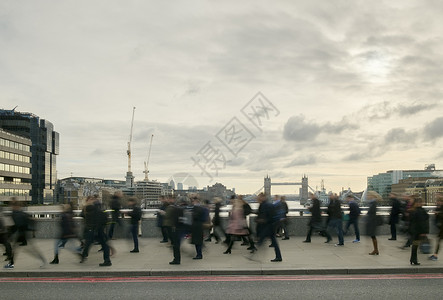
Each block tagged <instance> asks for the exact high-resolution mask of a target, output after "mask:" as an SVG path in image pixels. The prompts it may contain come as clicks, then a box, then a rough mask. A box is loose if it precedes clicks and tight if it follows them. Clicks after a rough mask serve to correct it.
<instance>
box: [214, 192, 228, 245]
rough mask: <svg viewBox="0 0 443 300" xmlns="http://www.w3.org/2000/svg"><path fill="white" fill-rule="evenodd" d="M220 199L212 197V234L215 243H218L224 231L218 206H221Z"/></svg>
mask: <svg viewBox="0 0 443 300" xmlns="http://www.w3.org/2000/svg"><path fill="white" fill-rule="evenodd" d="M221 201H222V199H221V198H219V197H215V198H214V216H213V217H212V235H213V236H214V237H215V240H216V242H215V243H216V244H218V243H219V242H220V241H221V239H222V236H225V235H226V234H225V231H224V230H223V227H222V226H221V220H220V208H221Z"/></svg>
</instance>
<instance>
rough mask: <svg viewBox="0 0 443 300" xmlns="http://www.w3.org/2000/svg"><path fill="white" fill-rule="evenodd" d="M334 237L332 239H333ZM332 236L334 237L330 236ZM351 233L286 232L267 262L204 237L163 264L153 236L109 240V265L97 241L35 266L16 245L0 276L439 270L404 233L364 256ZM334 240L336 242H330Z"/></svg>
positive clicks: (266, 253)
mask: <svg viewBox="0 0 443 300" xmlns="http://www.w3.org/2000/svg"><path fill="white" fill-rule="evenodd" d="M335 239H336V238H335ZM335 239H334V241H335ZM352 239H353V237H352V236H348V237H346V238H345V245H344V246H343V247H335V246H334V241H333V242H331V243H330V244H325V243H324V241H325V239H324V238H322V237H320V236H313V238H312V243H302V241H303V238H301V237H291V238H290V239H289V240H279V243H280V248H281V251H282V256H283V261H282V262H271V261H270V260H271V259H273V258H274V251H273V249H272V248H269V247H268V244H266V245H265V246H263V247H262V248H261V249H259V251H258V252H257V253H256V254H254V255H253V256H252V257H251V254H250V253H249V251H248V250H246V247H245V246H241V245H240V243H241V242H236V243H235V244H234V248H233V249H232V254H223V252H224V251H225V249H226V246H225V245H224V244H215V243H214V242H212V243H211V242H206V243H205V249H204V251H203V256H204V257H203V259H202V260H193V259H192V257H193V256H195V250H194V246H193V245H190V244H189V243H188V241H187V240H185V241H184V243H183V244H182V262H181V264H180V265H169V262H170V261H171V260H172V249H171V247H170V246H169V245H168V244H162V243H160V242H159V241H160V240H159V239H154V238H140V253H129V251H130V250H131V249H132V240H130V239H119V240H113V241H111V245H112V247H114V248H115V249H116V251H117V253H115V254H114V255H113V256H112V257H111V259H112V266H111V267H99V266H98V264H99V263H101V262H103V255H102V253H101V252H98V249H99V247H100V246H97V245H94V246H93V247H92V248H91V251H90V254H89V258H88V259H87V260H86V262H84V263H82V264H80V263H79V258H78V256H77V255H74V254H73V253H71V252H69V251H68V250H66V249H61V250H60V264H58V265H50V264H48V265H47V266H46V267H44V268H40V261H39V260H38V259H36V258H34V257H33V256H31V255H30V254H29V253H27V251H26V248H27V247H19V248H20V249H19V252H18V254H17V258H16V261H15V268H14V269H12V270H6V269H2V270H1V272H2V273H1V274H0V277H58V276H65V277H66V276H68V277H84V276H100V277H101V276H103V277H118V276H122V277H127V276H181V275H196V276H198V275H313V274H315V275H318V274H328V275H330V274H337V275H343V274H408V273H443V257H442V260H440V261H430V260H428V259H427V257H428V256H429V255H426V254H421V253H419V262H420V263H421V265H420V266H411V265H410V264H409V257H410V248H408V249H407V250H402V249H400V248H399V247H400V246H401V245H402V244H403V243H404V241H405V239H404V237H400V239H399V240H397V241H388V236H379V237H378V243H379V251H380V255H378V256H370V255H368V253H369V252H370V251H371V250H372V242H371V239H370V238H369V237H363V239H362V241H361V243H356V244H353V243H352ZM32 242H33V243H35V246H36V247H38V248H39V249H40V251H41V252H42V253H43V254H44V255H45V257H46V258H47V260H48V262H49V261H51V260H52V258H53V247H54V240H51V239H32ZM335 242H336V241H335Z"/></svg>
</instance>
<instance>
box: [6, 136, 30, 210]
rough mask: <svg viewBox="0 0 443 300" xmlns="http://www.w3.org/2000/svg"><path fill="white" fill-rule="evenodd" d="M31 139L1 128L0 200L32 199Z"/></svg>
mask: <svg viewBox="0 0 443 300" xmlns="http://www.w3.org/2000/svg"><path fill="white" fill-rule="evenodd" d="M31 156H32V154H31V140H30V139H27V138H24V137H21V136H18V135H15V134H12V133H9V132H7V131H4V130H2V129H0V201H1V202H2V203H5V202H6V201H9V200H10V198H11V197H15V198H16V199H17V200H19V201H26V202H27V201H30V200H31V196H30V191H31V178H32V176H31Z"/></svg>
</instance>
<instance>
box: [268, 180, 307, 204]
mask: <svg viewBox="0 0 443 300" xmlns="http://www.w3.org/2000/svg"><path fill="white" fill-rule="evenodd" d="M273 185H300V186H301V188H300V204H305V203H306V201H307V200H308V188H309V184H308V177H307V176H306V175H303V177H302V179H301V182H272V181H271V177H269V175H266V177H265V178H264V186H263V188H264V192H265V195H266V196H267V197H270V196H271V195H272V194H271V186H273Z"/></svg>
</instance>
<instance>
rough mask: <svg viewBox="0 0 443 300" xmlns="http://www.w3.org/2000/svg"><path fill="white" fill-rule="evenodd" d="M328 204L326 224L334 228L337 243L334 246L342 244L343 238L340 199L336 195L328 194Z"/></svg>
mask: <svg viewBox="0 0 443 300" xmlns="http://www.w3.org/2000/svg"><path fill="white" fill-rule="evenodd" d="M329 201H330V202H329V206H328V226H329V227H332V228H334V229H335V231H336V232H337V236H338V244H335V246H344V244H345V242H344V239H343V221H342V211H341V204H340V200H339V199H338V196H337V195H330V196H329Z"/></svg>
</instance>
